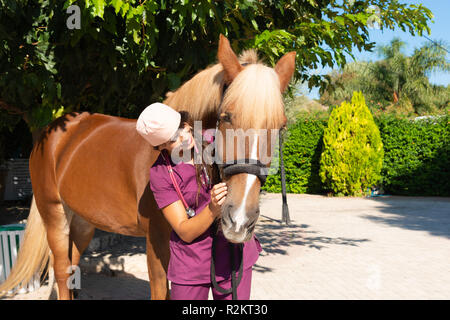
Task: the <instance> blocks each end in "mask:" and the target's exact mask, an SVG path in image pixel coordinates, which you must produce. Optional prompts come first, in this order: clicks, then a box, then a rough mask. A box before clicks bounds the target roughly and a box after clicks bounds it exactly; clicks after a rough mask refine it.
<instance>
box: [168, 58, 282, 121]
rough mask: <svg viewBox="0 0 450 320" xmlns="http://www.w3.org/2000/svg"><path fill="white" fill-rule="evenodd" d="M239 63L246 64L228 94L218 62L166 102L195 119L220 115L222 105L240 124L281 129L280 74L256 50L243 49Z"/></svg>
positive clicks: (191, 80) (174, 93)
mask: <svg viewBox="0 0 450 320" xmlns="http://www.w3.org/2000/svg"><path fill="white" fill-rule="evenodd" d="M239 62H240V63H241V64H246V65H247V67H246V68H244V70H243V71H242V72H241V73H240V74H239V75H238V77H237V78H236V79H235V80H234V81H233V82H232V83H231V85H230V86H229V87H228V89H227V91H226V94H225V97H222V95H223V88H224V85H225V79H224V72H223V67H222V65H221V64H220V63H217V64H214V65H212V66H210V67H208V68H206V69H205V70H203V71H200V72H199V73H197V74H196V75H195V76H194V77H193V78H192V79H190V80H189V81H187V82H185V83H184V84H183V85H182V86H181V87H180V88H178V89H177V90H176V91H175V92H168V93H167V94H166V100H164V103H165V104H167V105H169V106H171V107H172V108H174V109H175V110H178V111H181V110H184V111H188V112H189V113H190V115H191V117H192V118H193V119H194V120H200V119H204V118H205V115H208V114H213V115H217V113H218V111H219V108H220V106H221V104H222V107H221V110H220V111H221V112H232V113H234V114H235V115H236V117H237V118H236V119H234V120H236V126H237V127H240V128H248V127H252V128H278V127H279V126H280V123H283V121H284V109H283V100H282V96H281V93H280V84H279V79H278V76H277V75H276V73H275V71H274V70H273V69H272V68H269V67H266V66H265V65H263V64H262V63H261V62H260V61H259V60H258V55H257V53H256V51H255V50H246V51H244V52H242V53H241V55H240V56H239ZM222 99H223V102H222ZM257 115H260V116H261V117H257Z"/></svg>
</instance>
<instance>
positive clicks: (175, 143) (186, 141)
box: [159, 124, 195, 152]
mask: <svg viewBox="0 0 450 320" xmlns="http://www.w3.org/2000/svg"><path fill="white" fill-rule="evenodd" d="M191 129H192V128H191V126H190V125H188V124H185V125H184V128H182V129H181V128H180V129H178V130H177V132H176V133H175V134H174V138H172V139H170V140H169V141H167V142H166V143H164V144H162V145H160V147H159V150H162V149H166V150H167V151H169V152H171V151H172V150H174V149H175V148H177V147H179V148H180V149H184V150H191V149H192V148H193V147H194V143H195V142H194V138H193V137H192V131H191ZM174 139H175V140H174Z"/></svg>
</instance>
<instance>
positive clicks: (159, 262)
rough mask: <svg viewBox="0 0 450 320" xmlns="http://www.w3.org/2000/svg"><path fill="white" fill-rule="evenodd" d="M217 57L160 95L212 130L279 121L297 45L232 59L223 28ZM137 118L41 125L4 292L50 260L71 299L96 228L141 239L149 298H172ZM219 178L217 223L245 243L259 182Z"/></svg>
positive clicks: (77, 117)
mask: <svg viewBox="0 0 450 320" xmlns="http://www.w3.org/2000/svg"><path fill="white" fill-rule="evenodd" d="M218 60H219V63H218V64H216V65H213V66H211V67H209V68H207V69H205V70H203V71H201V72H199V73H198V74H197V75H195V76H194V77H193V78H192V79H191V80H189V81H187V82H186V83H184V84H183V85H182V86H181V87H180V88H179V89H178V90H176V91H175V92H173V93H170V94H168V95H167V99H166V100H165V101H164V103H166V104H168V105H170V106H171V107H173V108H175V109H177V110H186V111H188V112H189V113H190V114H191V116H192V117H193V119H196V120H201V121H202V124H203V127H204V128H214V127H215V126H216V120H217V115H218V114H220V115H221V117H220V122H219V126H218V131H220V132H222V131H224V130H225V129H226V128H248V127H249V126H255V127H256V128H280V127H281V126H283V125H284V123H285V120H286V118H285V116H284V111H283V103H282V99H281V92H282V91H283V90H284V89H285V88H286V86H287V84H288V82H289V81H290V78H291V76H292V74H293V71H294V65H295V53H289V54H287V55H286V56H284V57H283V58H282V59H281V60H280V61H279V62H278V63H277V65H276V67H275V69H272V68H269V67H266V66H264V65H263V64H261V63H259V62H258V61H257V59H256V53H254V52H246V53H244V54H243V55H241V57H240V58H238V57H237V56H236V55H235V53H234V52H233V50H232V49H231V47H230V44H229V42H228V40H227V39H226V38H225V37H223V36H221V37H220V41H219V49H218ZM241 64H242V65H241ZM243 65H246V66H245V67H244V66H243ZM225 87H228V89H227V90H226V92H225V94H224V88H225ZM135 125H136V119H125V118H121V117H113V116H108V115H103V114H97V113H94V114H90V113H88V112H83V113H70V114H66V115H63V116H62V117H60V118H58V119H56V120H55V121H53V122H52V123H51V124H49V125H48V126H47V127H46V128H45V130H44V131H43V132H42V134H41V136H40V138H39V139H38V141H37V142H36V143H35V145H34V147H33V150H32V152H31V155H30V168H29V169H30V176H31V182H32V187H33V200H32V204H31V209H30V215H29V219H28V223H27V227H26V231H25V238H24V242H23V245H22V247H21V248H20V252H19V255H18V259H17V261H16V264H15V266H14V268H13V270H12V272H11V274H10V276H9V277H8V279H7V280H6V282H5V283H3V284H2V285H1V286H0V296H1V295H5V294H6V292H7V291H8V290H11V289H12V288H14V287H16V286H20V285H21V284H25V283H27V282H28V281H29V279H30V278H31V277H32V276H33V275H34V274H35V273H36V272H41V273H42V272H43V270H45V269H46V266H47V265H48V263H50V265H52V266H53V270H54V277H55V280H56V283H57V285H58V298H59V299H71V298H72V292H71V290H70V289H69V287H68V285H67V280H68V279H69V276H71V271H72V270H73V269H72V267H71V266H76V265H78V263H79V261H80V257H81V255H82V253H83V251H84V250H85V249H86V247H87V246H88V244H89V242H90V241H91V239H92V237H93V235H94V230H95V228H98V229H101V230H105V231H109V232H115V233H120V234H124V235H130V236H137V237H146V251H147V262H148V272H149V279H150V289H151V298H152V299H167V298H169V290H168V281H167V278H166V271H167V266H168V261H169V235H170V231H171V228H170V226H169V224H168V223H167V221H166V220H165V219H164V216H163V215H162V213H161V211H160V210H159V209H158V208H157V205H156V203H155V199H154V197H153V194H152V192H151V190H150V187H149V168H150V167H151V166H152V164H153V163H154V161H155V160H156V158H157V157H158V155H159V152H158V151H155V150H154V149H153V148H152V147H151V146H150V145H149V144H148V143H147V142H146V141H145V140H144V139H143V138H142V137H141V136H140V135H139V134H138V133H137V132H136V129H135ZM259 144H261V142H260V143H259ZM259 144H258V145H259ZM226 145H227V143H226V141H223V142H222V143H221V144H220V149H219V154H220V155H221V156H222V158H223V159H224V160H229V159H226V157H225V154H227V153H226V152H225V151H226V148H225V146H226ZM255 148H257V146H256V143H252V146H251V147H250V146H249V148H248V149H249V150H252V153H253V155H247V156H246V157H247V158H249V157H251V156H252V157H254V154H255V152H254V150H256V149H255ZM224 179H226V180H227V181H228V182H227V183H228V185H229V192H228V196H227V201H226V204H225V206H224V210H223V219H222V228H223V231H224V233H225V235H226V236H227V237H228V238H229V239H230V240H231V241H234V242H241V241H243V240H245V239H247V238H248V237H249V234H251V231H252V229H251V228H252V227H253V226H254V223H255V222H256V219H257V216H258V194H259V189H260V185H259V183H258V181H257V180H255V178H253V175H251V174H246V173H238V174H235V175H232V176H224ZM247 229H249V230H250V232H247V231H248V230H247ZM243 234H244V235H243Z"/></svg>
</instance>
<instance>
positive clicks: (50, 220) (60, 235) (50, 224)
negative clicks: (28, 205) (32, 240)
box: [39, 203, 73, 300]
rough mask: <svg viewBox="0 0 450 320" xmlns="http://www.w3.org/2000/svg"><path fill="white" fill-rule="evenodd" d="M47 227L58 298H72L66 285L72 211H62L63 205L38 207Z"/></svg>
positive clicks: (69, 264) (68, 270)
mask: <svg viewBox="0 0 450 320" xmlns="http://www.w3.org/2000/svg"><path fill="white" fill-rule="evenodd" d="M39 212H45V213H46V214H43V215H42V217H43V220H44V223H45V226H46V229H47V240H48V245H49V247H50V250H51V251H52V254H53V270H54V275H55V280H56V283H57V285H58V299H60V300H70V299H71V298H72V296H71V294H70V290H69V288H68V286H67V279H68V278H69V276H70V273H71V269H70V266H71V263H70V259H69V231H70V223H71V220H72V215H73V214H72V213H71V212H68V211H66V212H65V211H64V208H63V205H62V204H61V203H58V204H48V205H46V206H45V207H44V208H39Z"/></svg>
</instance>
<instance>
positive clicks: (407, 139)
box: [263, 116, 450, 196]
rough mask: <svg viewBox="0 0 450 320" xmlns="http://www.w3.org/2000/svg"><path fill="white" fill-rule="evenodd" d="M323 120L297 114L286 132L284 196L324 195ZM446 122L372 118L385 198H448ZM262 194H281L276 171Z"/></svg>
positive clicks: (448, 137)
mask: <svg viewBox="0 0 450 320" xmlns="http://www.w3.org/2000/svg"><path fill="white" fill-rule="evenodd" d="M327 120H328V119H320V118H316V117H312V118H311V117H305V116H301V117H299V118H298V120H297V122H296V123H295V124H294V125H292V126H291V127H290V128H289V129H288V132H287V134H286V138H285V143H284V148H283V151H284V162H285V167H286V180H287V181H286V182H287V192H290V193H313V194H314V193H316V194H317V193H324V192H325V190H324V186H323V184H322V182H321V181H320V178H319V161H320V155H321V153H322V148H323V141H322V138H323V132H324V128H325V127H326V126H327ZM449 120H450V118H449V117H448V116H444V117H440V118H435V119H434V120H419V121H414V120H408V119H400V118H395V117H392V116H381V117H375V122H376V124H377V125H378V128H379V130H380V134H381V139H382V141H383V145H384V161H383V168H382V171H381V174H382V181H381V185H382V187H383V189H384V191H385V193H386V194H392V195H416V196H417V195H422V196H450V185H449V181H450V175H449V169H450V126H449ZM263 190H266V191H268V192H281V182H280V173H279V172H278V173H277V174H274V175H271V176H269V177H268V178H267V182H266V184H265V185H264V187H263Z"/></svg>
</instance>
